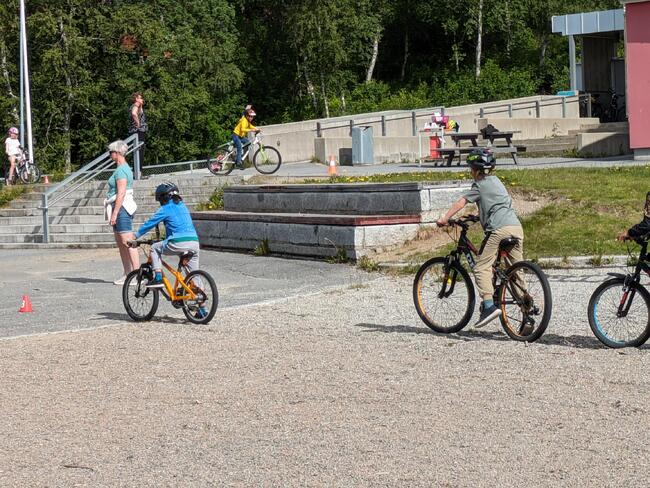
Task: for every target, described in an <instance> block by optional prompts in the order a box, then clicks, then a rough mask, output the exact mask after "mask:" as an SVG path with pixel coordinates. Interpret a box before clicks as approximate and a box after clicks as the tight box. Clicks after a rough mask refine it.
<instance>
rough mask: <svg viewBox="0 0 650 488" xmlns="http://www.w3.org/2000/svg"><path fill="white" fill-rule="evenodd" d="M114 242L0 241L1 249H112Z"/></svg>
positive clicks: (114, 246) (114, 245)
mask: <svg viewBox="0 0 650 488" xmlns="http://www.w3.org/2000/svg"><path fill="white" fill-rule="evenodd" d="M116 247H117V245H116V244H115V241H113V242H85V243H82V244H74V243H65V242H57V243H49V244H43V243H40V242H0V249H112V248H116Z"/></svg>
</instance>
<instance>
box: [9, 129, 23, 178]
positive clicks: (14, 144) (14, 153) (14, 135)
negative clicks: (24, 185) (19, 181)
mask: <svg viewBox="0 0 650 488" xmlns="http://www.w3.org/2000/svg"><path fill="white" fill-rule="evenodd" d="M5 152H6V153H7V157H8V158H9V172H8V173H7V177H6V181H5V183H6V184H7V185H11V184H13V181H14V173H15V171H16V158H17V157H18V156H20V141H19V140H18V129H16V128H15V127H10V128H9V130H8V131H7V138H6V139H5Z"/></svg>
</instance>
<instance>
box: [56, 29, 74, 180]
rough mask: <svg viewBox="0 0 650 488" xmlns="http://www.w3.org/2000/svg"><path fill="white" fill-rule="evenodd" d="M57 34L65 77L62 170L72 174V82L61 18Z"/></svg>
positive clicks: (66, 42) (66, 40)
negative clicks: (59, 40) (59, 38)
mask: <svg viewBox="0 0 650 488" xmlns="http://www.w3.org/2000/svg"><path fill="white" fill-rule="evenodd" d="M59 32H60V34H61V57H62V58H63V73H64V76H65V88H66V92H67V94H66V104H65V108H64V109H63V128H62V129H63V141H64V146H63V170H64V171H65V174H70V173H72V140H71V135H70V120H71V119H72V103H73V95H72V80H71V79H70V73H69V70H68V63H67V62H66V60H67V59H68V39H67V37H66V33H65V29H64V27H63V17H59Z"/></svg>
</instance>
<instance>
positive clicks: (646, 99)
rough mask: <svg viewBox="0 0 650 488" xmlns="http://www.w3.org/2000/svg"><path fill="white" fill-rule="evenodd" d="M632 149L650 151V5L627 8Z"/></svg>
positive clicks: (627, 59)
mask: <svg viewBox="0 0 650 488" xmlns="http://www.w3.org/2000/svg"><path fill="white" fill-rule="evenodd" d="M625 63H626V66H627V97H626V101H625V103H626V105H627V111H628V120H629V123H630V148H632V149H637V148H650V1H647V2H638V3H626V4H625Z"/></svg>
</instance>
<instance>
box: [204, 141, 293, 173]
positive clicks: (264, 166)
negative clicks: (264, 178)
mask: <svg viewBox="0 0 650 488" xmlns="http://www.w3.org/2000/svg"><path fill="white" fill-rule="evenodd" d="M254 146H257V150H256V151H255V152H254V153H253V160H252V161H253V166H255V169H256V170H257V171H259V172H260V173H262V174H264V175H271V174H273V173H275V172H276V171H277V170H279V169H280V165H281V164H282V156H281V155H280V151H278V150H277V149H276V148H274V147H273V146H265V145H263V144H262V136H261V135H260V133H259V131H258V132H255V138H254V139H253V140H252V141H248V142H247V143H245V144H244V147H243V148H242V151H243V154H242V164H244V163H243V162H244V161H245V160H246V159H247V158H248V155H249V153H250V151H251V149H252V148H253V147H254ZM236 154H237V148H236V147H235V144H234V143H233V142H232V141H230V142H228V143H226V144H222V145H221V146H219V147H218V148H217V149H216V150H215V151H214V153H213V154H212V155H210V156H209V157H208V158H207V159H206V161H205V164H206V166H207V167H208V169H209V170H210V172H211V173H212V174H214V175H217V176H227V175H229V174H230V173H232V170H233V169H235V158H236Z"/></svg>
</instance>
